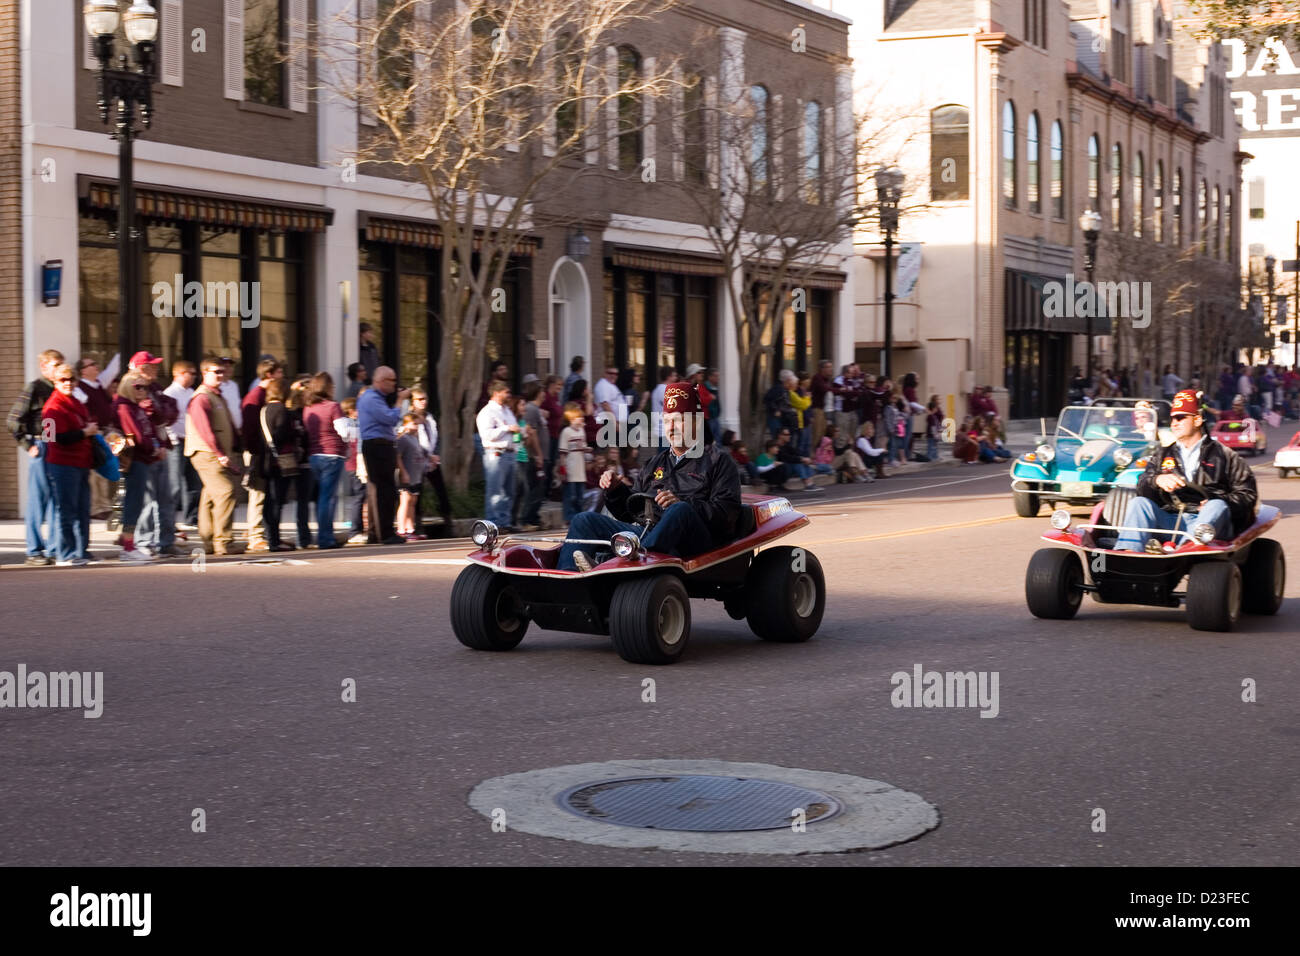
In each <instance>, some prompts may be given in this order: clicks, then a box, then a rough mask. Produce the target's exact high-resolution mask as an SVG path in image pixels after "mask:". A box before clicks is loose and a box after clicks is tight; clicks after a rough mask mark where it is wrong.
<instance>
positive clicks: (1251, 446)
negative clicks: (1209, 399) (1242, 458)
mask: <svg viewBox="0 0 1300 956" xmlns="http://www.w3.org/2000/svg"><path fill="white" fill-rule="evenodd" d="M1210 437H1211V438H1213V439H1214V440H1215V441H1217V442H1218V443H1219V444H1220V445H1224V446H1226V447H1228V448H1231V449H1232V450H1233V451H1235V452H1236V453H1237V454H1238V455H1250V456H1251V457H1254V456H1255V455H1262V454H1263V453H1264V452H1266V451H1268V436H1267V435H1266V434H1264V429H1262V428H1260V427H1259V422H1257V421H1256V420H1255V419H1253V418H1243V419H1240V420H1238V421H1228V422H1217V423H1216V424H1215V426H1214V429H1213V430H1212V431H1211V432H1210Z"/></svg>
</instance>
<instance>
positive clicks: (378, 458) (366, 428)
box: [357, 365, 411, 544]
mask: <svg viewBox="0 0 1300 956" xmlns="http://www.w3.org/2000/svg"><path fill="white" fill-rule="evenodd" d="M373 381H374V387H373V388H368V389H366V390H365V391H364V392H362V393H361V397H360V398H358V399H357V419H358V421H359V422H360V429H361V457H362V460H363V461H364V462H365V468H366V481H367V484H368V489H367V491H368V496H369V499H370V504H371V507H370V535H371V540H372V541H377V542H379V543H381V544H404V543H405V541H406V539H405V538H401V537H399V536H398V535H397V533H396V532H395V531H394V530H393V518H394V516H395V515H396V512H397V478H396V474H397V442H396V439H395V437H394V433H395V431H396V429H397V425H398V423H399V422H401V420H402V413H401V411H400V410H398V409H397V408H395V407H392V406H390V405H389V398H390V397H393V396H394V393H396V394H395V398H396V403H400V402H402V401H404V400H405V399H406V398H407V397H408V396H409V395H410V394H411V393H410V390H409V389H405V388H404V389H402V390H401V391H397V373H396V372H394V371H393V370H392V369H391V368H389V367H388V366H387V365H381V366H379V367H378V368H376V369H375V372H374V376H373Z"/></svg>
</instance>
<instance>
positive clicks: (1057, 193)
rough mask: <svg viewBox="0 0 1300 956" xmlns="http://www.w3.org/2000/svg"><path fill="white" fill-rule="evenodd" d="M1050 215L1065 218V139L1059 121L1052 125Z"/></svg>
mask: <svg viewBox="0 0 1300 956" xmlns="http://www.w3.org/2000/svg"><path fill="white" fill-rule="evenodd" d="M1051 149H1052V215H1053V216H1055V217H1056V218H1057V219H1064V218H1065V137H1064V136H1063V135H1062V133H1061V121H1060V120H1057V121H1056V122H1054V123H1053V124H1052V146H1051Z"/></svg>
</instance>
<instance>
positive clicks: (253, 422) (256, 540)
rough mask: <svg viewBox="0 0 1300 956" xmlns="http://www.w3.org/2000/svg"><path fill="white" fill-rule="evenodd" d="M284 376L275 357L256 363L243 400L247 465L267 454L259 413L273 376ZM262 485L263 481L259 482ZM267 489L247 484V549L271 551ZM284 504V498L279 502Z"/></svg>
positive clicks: (243, 434)
mask: <svg viewBox="0 0 1300 956" xmlns="http://www.w3.org/2000/svg"><path fill="white" fill-rule="evenodd" d="M282 378H284V368H283V367H281V365H280V363H279V362H277V361H276V360H275V359H273V358H264V359H262V360H261V361H260V362H258V363H257V379H256V380H255V381H254V382H253V387H252V388H250V389H249V390H248V394H247V395H245V396H244V399H243V401H242V402H241V403H240V409H239V414H240V418H241V425H240V429H239V435H240V438H241V439H242V440H243V445H244V467H246V468H249V469H252V468H253V463H254V462H256V461H260V460H261V459H262V458H263V457H265V455H266V451H267V448H266V439H265V438H264V437H263V433H262V417H261V415H260V414H259V413H260V412H261V410H262V406H263V405H264V404H265V403H266V386H267V385H268V384H269V383H270V382H271V380H272V379H282ZM258 484H260V482H259V483H258ZM264 496H265V491H264V490H263V489H262V488H260V487H257V486H255V485H252V484H250V485H249V487H248V550H249V551H250V552H254V551H257V552H261V551H269V550H271V548H270V545H269V543H268V542H267V536H266V533H265V531H264V529H263V525H264V524H265V522H264V521H263V520H262V504H263V499H264ZM280 503H281V504H283V503H284V501H283V498H282V499H281V501H280Z"/></svg>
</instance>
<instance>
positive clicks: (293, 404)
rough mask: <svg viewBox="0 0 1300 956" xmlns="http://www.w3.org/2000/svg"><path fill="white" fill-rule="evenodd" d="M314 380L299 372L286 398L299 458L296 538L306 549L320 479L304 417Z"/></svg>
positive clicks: (295, 485)
mask: <svg viewBox="0 0 1300 956" xmlns="http://www.w3.org/2000/svg"><path fill="white" fill-rule="evenodd" d="M310 381H311V376H310V375H299V376H298V377H297V378H296V379H294V380H293V383H292V384H291V385H290V386H289V394H288V396H287V397H286V398H285V400H284V408H285V411H287V412H288V413H289V423H290V425H291V426H292V427H293V433H294V435H295V437H296V443H295V445H294V449H293V451H294V456H295V457H296V458H297V469H296V471H295V473H294V475H293V477H292V478H291V479H290V481H289V484H290V485H291V486H292V488H293V498H294V518H295V521H294V527H295V530H296V534H295V537H294V540H295V542H296V543H297V545H298V547H299V548H300V549H302V550H304V551H305V550H307V549H308V548H310V547H311V546H312V538H311V503H312V501H314V500H315V498H316V493H315V488H316V482H315V480H314V479H313V477H312V473H311V465H310V464H309V463H308V458H307V426H306V425H304V424H303V419H302V416H303V412H304V411H306V407H307V385H308V383H309V382H310Z"/></svg>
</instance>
